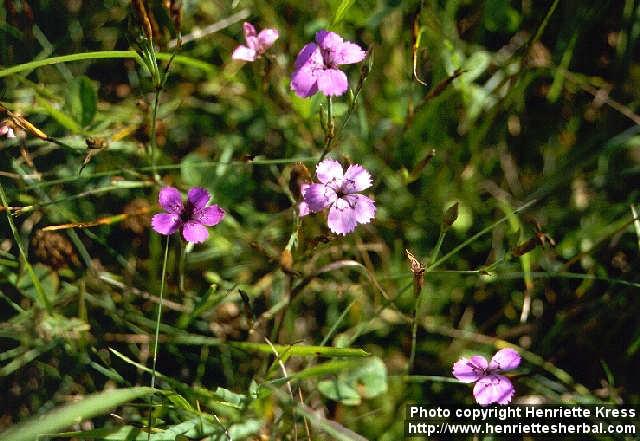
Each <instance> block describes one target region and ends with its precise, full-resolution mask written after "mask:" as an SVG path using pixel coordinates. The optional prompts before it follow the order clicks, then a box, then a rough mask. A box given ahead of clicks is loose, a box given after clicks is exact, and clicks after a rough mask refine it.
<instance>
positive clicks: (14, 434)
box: [0, 387, 155, 441]
mask: <svg viewBox="0 0 640 441" xmlns="http://www.w3.org/2000/svg"><path fill="white" fill-rule="evenodd" d="M154 391H155V390H154V389H151V388H150V387H132V388H128V389H114V390H107V391H104V392H101V393H98V394H95V395H90V396H88V397H87V398H85V399H83V400H80V401H78V402H75V403H73V404H69V405H67V406H64V407H61V408H58V409H55V410H53V411H51V412H49V413H47V414H45V415H43V416H42V417H39V418H34V419H31V420H29V421H27V422H25V423H23V424H21V425H19V426H16V427H13V428H11V429H9V430H7V431H5V432H3V433H1V434H0V439H2V440H4V441H33V440H35V439H37V438H38V437H39V436H41V435H45V434H54V433H55V432H57V431H59V430H61V429H64V428H65V427H69V426H70V425H72V424H75V423H78V422H80V421H82V420H86V419H89V418H92V417H94V416H96V415H101V414H104V413H106V412H107V411H108V410H110V409H113V408H114V407H117V406H119V405H121V404H123V403H127V402H129V401H132V400H135V399H137V398H140V397H144V396H146V395H150V394H152V393H154Z"/></svg>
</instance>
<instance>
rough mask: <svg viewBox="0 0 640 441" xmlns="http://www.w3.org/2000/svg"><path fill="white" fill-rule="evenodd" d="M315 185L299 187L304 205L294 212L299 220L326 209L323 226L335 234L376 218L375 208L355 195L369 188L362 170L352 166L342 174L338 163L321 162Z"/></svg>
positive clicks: (348, 230) (366, 198)
mask: <svg viewBox="0 0 640 441" xmlns="http://www.w3.org/2000/svg"><path fill="white" fill-rule="evenodd" d="M316 175H317V176H318V180H319V181H320V183H319V184H316V183H312V184H303V185H302V188H301V191H302V196H303V198H304V201H303V202H302V203H301V204H300V206H299V208H298V210H299V214H300V216H305V215H307V214H309V213H317V212H319V211H322V210H324V209H325V208H327V207H328V208H329V217H328V219H327V224H328V225H329V230H331V231H332V232H334V233H337V234H343V235H344V234H347V233H351V232H352V231H353V230H355V228H356V225H357V224H367V223H369V222H371V219H373V218H374V217H375V215H376V206H375V205H374V202H373V201H372V200H371V199H369V198H368V197H366V196H364V195H361V194H359V193H358V192H360V191H362V190H366V189H367V188H369V187H371V175H370V174H369V172H368V171H367V170H365V169H364V167H362V166H360V165H358V164H353V165H350V166H349V168H347V171H346V172H343V169H342V166H341V165H340V163H339V162H337V161H334V160H332V159H325V160H324V161H322V162H320V163H319V164H318V166H317V167H316Z"/></svg>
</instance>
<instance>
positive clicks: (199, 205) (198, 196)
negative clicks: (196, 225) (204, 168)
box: [187, 187, 211, 211]
mask: <svg viewBox="0 0 640 441" xmlns="http://www.w3.org/2000/svg"><path fill="white" fill-rule="evenodd" d="M187 199H189V202H190V203H191V205H192V206H193V209H194V211H197V210H202V209H203V208H204V207H206V205H207V203H208V202H209V199H211V194H210V193H209V191H208V190H207V189H206V188H202V187H193V188H192V189H191V190H189V193H187Z"/></svg>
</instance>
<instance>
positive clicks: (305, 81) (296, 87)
mask: <svg viewBox="0 0 640 441" xmlns="http://www.w3.org/2000/svg"><path fill="white" fill-rule="evenodd" d="M316 72H317V69H315V68H312V67H311V66H302V67H301V68H300V69H298V70H295V71H294V72H293V74H291V90H293V91H294V92H295V93H296V95H298V96H299V97H300V98H309V97H310V96H313V95H315V94H316V92H317V91H318V82H317V78H316Z"/></svg>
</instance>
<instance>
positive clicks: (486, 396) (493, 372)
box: [453, 348, 521, 406]
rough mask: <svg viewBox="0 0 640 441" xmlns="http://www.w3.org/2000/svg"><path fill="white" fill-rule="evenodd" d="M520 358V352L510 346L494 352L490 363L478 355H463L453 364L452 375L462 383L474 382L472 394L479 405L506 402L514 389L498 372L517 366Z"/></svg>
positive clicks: (509, 399)
mask: <svg viewBox="0 0 640 441" xmlns="http://www.w3.org/2000/svg"><path fill="white" fill-rule="evenodd" d="M520 360H521V357H520V354H518V352H516V351H515V350H513V349H510V348H507V349H500V350H499V351H498V352H496V355H494V356H493V358H492V359H491V363H487V360H486V358H484V357H482V356H480V355H474V356H473V357H471V358H464V357H463V358H461V359H460V360H458V361H457V362H455V363H454V364H453V375H454V376H455V377H456V378H457V379H458V380H460V381H462V382H463V383H474V382H475V383H476V385H475V386H474V387H473V396H474V397H475V399H476V401H477V402H478V404H480V405H481V406H486V405H488V404H491V403H498V404H508V403H510V402H511V398H513V395H514V394H515V393H516V390H515V389H514V388H513V385H512V384H511V381H510V380H509V379H508V378H507V377H505V376H503V375H499V374H500V373H501V372H503V371H510V370H512V369H515V368H517V367H518V366H519V365H520Z"/></svg>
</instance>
